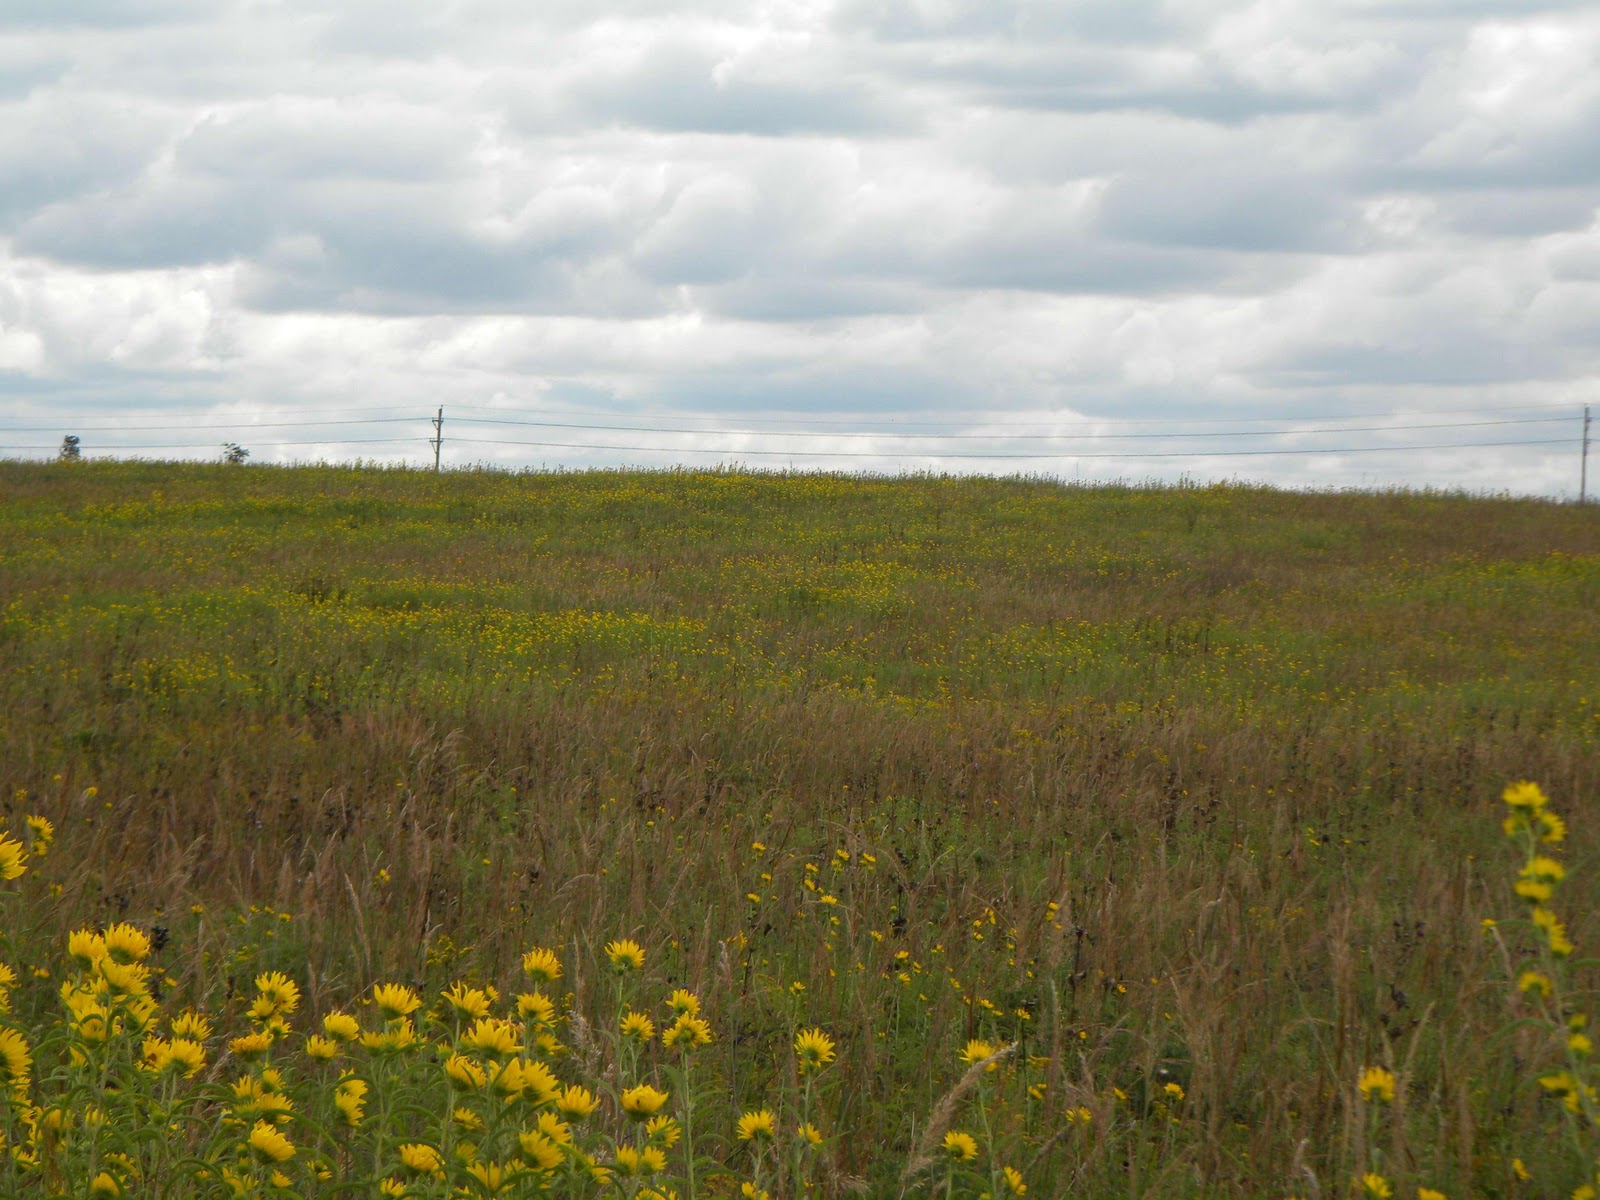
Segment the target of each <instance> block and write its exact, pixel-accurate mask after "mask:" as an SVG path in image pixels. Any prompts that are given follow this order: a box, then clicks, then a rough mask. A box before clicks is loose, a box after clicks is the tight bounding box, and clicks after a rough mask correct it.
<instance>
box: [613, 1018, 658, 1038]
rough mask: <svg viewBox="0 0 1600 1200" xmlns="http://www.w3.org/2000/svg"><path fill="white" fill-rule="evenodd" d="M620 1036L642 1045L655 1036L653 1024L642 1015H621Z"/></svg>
mask: <svg viewBox="0 0 1600 1200" xmlns="http://www.w3.org/2000/svg"><path fill="white" fill-rule="evenodd" d="M621 1028H622V1036H623V1037H625V1038H627V1039H628V1041H630V1042H638V1043H640V1044H641V1045H643V1044H644V1043H645V1042H648V1041H649V1040H650V1039H651V1038H653V1037H655V1035H656V1027H655V1023H654V1022H652V1021H651V1020H650V1018H649V1017H647V1016H645V1015H644V1014H643V1013H638V1012H631V1011H630V1012H626V1013H624V1014H623V1015H622V1022H621Z"/></svg>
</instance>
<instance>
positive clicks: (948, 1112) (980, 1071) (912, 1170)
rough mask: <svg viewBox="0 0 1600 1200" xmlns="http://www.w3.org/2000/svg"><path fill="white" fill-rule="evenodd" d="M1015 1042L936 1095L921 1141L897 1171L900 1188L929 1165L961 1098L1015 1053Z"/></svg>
mask: <svg viewBox="0 0 1600 1200" xmlns="http://www.w3.org/2000/svg"><path fill="white" fill-rule="evenodd" d="M1016 1049H1017V1043H1016V1042H1012V1043H1011V1044H1010V1045H1009V1046H1002V1047H1000V1049H998V1050H996V1051H995V1052H994V1053H993V1054H991V1055H989V1057H988V1058H985V1059H980V1060H979V1061H978V1062H975V1063H973V1064H972V1065H971V1066H970V1067H968V1068H967V1070H966V1073H965V1074H963V1075H962V1076H961V1078H960V1079H958V1080H956V1083H955V1086H954V1087H952V1088H951V1089H950V1090H949V1091H948V1092H946V1093H945V1094H944V1095H943V1096H941V1097H940V1098H939V1103H937V1104H935V1105H934V1106H933V1111H932V1112H931V1113H929V1114H928V1127H927V1129H925V1130H923V1133H922V1140H921V1141H920V1142H918V1143H917V1148H916V1151H915V1152H914V1153H913V1154H912V1155H911V1158H910V1159H909V1160H908V1161H907V1162H906V1168H905V1170H904V1171H901V1172H900V1186H901V1188H902V1189H904V1188H905V1186H906V1185H907V1184H908V1183H910V1182H911V1181H912V1180H913V1179H915V1178H916V1177H917V1176H918V1175H919V1174H921V1173H922V1172H923V1171H926V1170H927V1169H928V1168H929V1167H931V1166H933V1163H934V1155H935V1153H936V1152H937V1151H938V1148H939V1143H940V1141H941V1140H942V1139H943V1138H944V1135H945V1134H946V1133H948V1132H949V1131H950V1122H951V1121H953V1120H954V1119H955V1115H956V1109H957V1108H958V1107H959V1106H960V1104H961V1098H962V1097H963V1096H965V1095H966V1094H967V1093H968V1092H969V1091H971V1090H972V1088H973V1087H974V1085H976V1084H977V1082H978V1080H980V1079H982V1078H983V1075H984V1072H986V1071H987V1070H988V1069H989V1068H990V1067H991V1066H993V1065H994V1064H995V1063H998V1062H1001V1061H1003V1060H1004V1059H1006V1058H1008V1057H1010V1055H1012V1054H1013V1053H1015V1051H1016Z"/></svg>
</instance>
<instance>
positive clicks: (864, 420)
mask: <svg viewBox="0 0 1600 1200" xmlns="http://www.w3.org/2000/svg"><path fill="white" fill-rule="evenodd" d="M450 407H451V409H452V410H455V409H467V410H469V411H472V412H489V413H510V414H512V415H513V416H515V415H518V414H529V413H532V414H538V415H541V416H569V417H605V418H615V419H618V420H625V419H630V418H632V419H637V418H641V417H642V418H645V419H651V418H652V417H659V418H660V419H663V420H668V419H670V420H675V421H722V420H726V419H727V417H728V414H726V413H723V414H707V415H705V416H700V415H696V414H692V413H668V414H649V413H596V412H595V411H594V410H593V409H576V408H496V407H494V406H492V405H487V404H471V403H459V404H451V405H450ZM1578 407H1580V406H1579V405H1577V404H1575V403H1573V402H1569V401H1551V402H1547V403H1542V404H1503V405H1497V406H1492V407H1487V408H1437V409H1429V410H1427V411H1425V412H1423V413H1420V414H1415V415H1420V416H1430V417H1431V416H1454V415H1473V414H1477V413H1500V412H1543V411H1548V410H1550V409H1555V408H1563V409H1576V408H1578ZM1410 415H1413V414H1410V413H1325V414H1320V415H1313V416H1298V417H1180V416H1171V415H1169V416H1161V417H1085V416H1070V417H1040V418H1038V419H1037V420H1029V421H992V422H988V424H991V425H995V426H998V427H1000V428H1006V429H1012V428H1016V429H1022V428H1033V427H1035V426H1039V425H1059V424H1063V423H1067V424H1079V425H1090V424H1094V425H1227V424H1240V425H1243V424H1259V423H1266V422H1274V423H1280V424H1281V423H1283V422H1287V421H1357V420H1369V419H1372V418H1377V417H1385V416H1395V417H1404V416H1410ZM462 419H463V420H465V419H466V418H462ZM740 419H741V420H743V421H744V422H745V423H746V424H748V425H808V424H809V425H860V424H883V423H885V422H892V423H894V424H897V425H907V426H914V427H917V428H927V427H931V426H937V425H950V424H955V423H958V422H960V421H961V419H962V418H960V417H950V418H947V419H945V420H941V421H911V420H904V421H903V420H900V419H899V418H897V417H805V418H801V417H747V418H740ZM1557 419H1559V418H1557Z"/></svg>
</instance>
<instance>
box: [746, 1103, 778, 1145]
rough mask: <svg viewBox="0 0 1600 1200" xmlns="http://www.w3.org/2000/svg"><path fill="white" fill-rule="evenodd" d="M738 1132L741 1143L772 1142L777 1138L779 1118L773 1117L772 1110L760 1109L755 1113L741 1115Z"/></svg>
mask: <svg viewBox="0 0 1600 1200" xmlns="http://www.w3.org/2000/svg"><path fill="white" fill-rule="evenodd" d="M737 1132H738V1134H739V1140H740V1141H741V1142H753V1141H758V1140H759V1141H763V1142H768V1141H771V1140H772V1139H773V1138H774V1137H775V1136H777V1132H778V1122H777V1118H776V1117H774V1116H773V1115H772V1110H771V1109H770V1108H758V1109H756V1110H755V1111H754V1112H747V1113H741V1114H740V1116H739V1123H738V1126H737Z"/></svg>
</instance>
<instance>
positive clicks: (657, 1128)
mask: <svg viewBox="0 0 1600 1200" xmlns="http://www.w3.org/2000/svg"><path fill="white" fill-rule="evenodd" d="M682 1133H683V1131H682V1130H681V1129H680V1128H679V1127H678V1122H677V1121H675V1120H674V1119H673V1118H671V1117H669V1116H667V1115H666V1114H665V1113H663V1114H662V1115H661V1116H659V1117H651V1118H650V1119H649V1120H648V1121H646V1122H645V1123H644V1135H645V1137H646V1138H647V1139H648V1140H649V1142H650V1144H651V1145H652V1146H660V1147H661V1148H662V1149H664V1150H670V1149H672V1147H674V1146H676V1145H677V1144H678V1138H679V1137H680V1136H682Z"/></svg>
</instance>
